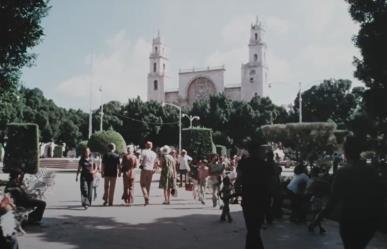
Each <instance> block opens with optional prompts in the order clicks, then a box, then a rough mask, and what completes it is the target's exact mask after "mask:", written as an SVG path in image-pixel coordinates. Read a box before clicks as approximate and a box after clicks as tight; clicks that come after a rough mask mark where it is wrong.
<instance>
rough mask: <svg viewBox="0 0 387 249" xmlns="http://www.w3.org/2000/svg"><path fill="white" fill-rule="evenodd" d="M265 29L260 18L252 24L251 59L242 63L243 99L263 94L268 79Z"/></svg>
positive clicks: (248, 99) (247, 99)
mask: <svg viewBox="0 0 387 249" xmlns="http://www.w3.org/2000/svg"><path fill="white" fill-rule="evenodd" d="M263 35H264V30H263V28H262V23H261V22H260V21H259V20H258V17H257V20H256V21H255V23H253V24H252V25H251V28H250V40H249V61H248V62H247V63H246V64H242V72H241V76H242V79H241V81H242V83H241V99H242V100H244V101H250V100H251V99H252V98H253V97H254V96H256V95H257V96H261V97H262V96H263V85H264V84H265V83H266V81H267V66H266V43H265V42H264V41H263Z"/></svg>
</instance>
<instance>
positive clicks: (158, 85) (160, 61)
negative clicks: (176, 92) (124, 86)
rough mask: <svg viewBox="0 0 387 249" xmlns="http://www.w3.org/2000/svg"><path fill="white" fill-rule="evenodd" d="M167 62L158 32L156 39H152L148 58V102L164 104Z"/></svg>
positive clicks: (164, 48) (165, 52)
mask: <svg viewBox="0 0 387 249" xmlns="http://www.w3.org/2000/svg"><path fill="white" fill-rule="evenodd" d="M167 62H168V59H167V51H166V47H165V46H164V45H163V43H162V42H161V37H160V32H158V33H157V37H156V38H153V41H152V51H151V53H150V56H149V73H148V100H154V101H157V102H160V103H161V102H164V99H165V92H164V86H165V79H166V70H167V68H166V67H167Z"/></svg>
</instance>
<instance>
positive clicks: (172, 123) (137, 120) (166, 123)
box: [105, 113, 179, 125]
mask: <svg viewBox="0 0 387 249" xmlns="http://www.w3.org/2000/svg"><path fill="white" fill-rule="evenodd" d="M105 115H106V113H105ZM109 115H115V116H119V117H121V118H126V119H129V120H131V121H135V122H139V123H146V124H151V125H177V124H179V122H165V123H164V122H163V123H156V122H149V121H144V120H140V119H135V118H131V117H127V116H124V115H121V114H109Z"/></svg>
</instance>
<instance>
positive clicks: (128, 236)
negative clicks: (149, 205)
mask: <svg viewBox="0 0 387 249" xmlns="http://www.w3.org/2000/svg"><path fill="white" fill-rule="evenodd" d="M234 215H235V214H234ZM238 215H240V214H238ZM218 218H219V217H218V216H217V215H188V216H182V217H173V218H161V219H157V220H155V221H154V222H153V223H148V224H135V225H133V224H128V223H121V222H119V221H116V220H115V219H114V218H107V217H104V218H101V217H85V216H70V215H67V216H63V217H61V218H45V219H44V225H43V226H42V227H28V228H27V229H26V231H27V233H29V234H31V235H38V237H39V239H40V240H42V241H45V242H55V243H56V244H55V249H60V248H61V247H58V243H59V244H60V245H63V248H69V246H71V248H74V249H81V248H82V249H88V248H90V249H91V248H93V249H99V248H101V249H102V248H104V249H106V248H112V249H121V248H125V249H127V248H133V249H135V248H139V249H140V248H144V249H145V248H149V249H154V248H160V249H162V248H168V249H177V248H181V249H183V248H184V249H196V248H204V249H206V248H211V249H213V248H225V249H226V248H230V249H231V248H242V247H243V243H244V229H243V227H241V226H240V227H238V226H235V225H234V226H232V225H230V224H228V223H225V224H222V223H220V222H219V221H218ZM42 243H43V244H45V243H44V242H42ZM187 243H189V244H187ZM44 248H46V247H44ZM47 248H52V247H50V244H49V243H47Z"/></svg>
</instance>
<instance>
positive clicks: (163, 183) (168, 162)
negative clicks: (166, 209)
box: [160, 145, 176, 205]
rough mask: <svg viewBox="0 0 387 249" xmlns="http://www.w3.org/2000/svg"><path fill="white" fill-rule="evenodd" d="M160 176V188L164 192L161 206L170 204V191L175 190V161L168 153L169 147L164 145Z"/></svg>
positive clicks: (161, 150)
mask: <svg viewBox="0 0 387 249" xmlns="http://www.w3.org/2000/svg"><path fill="white" fill-rule="evenodd" d="M160 152H161V158H160V163H161V174H160V188H162V189H163V190H164V202H163V204H165V205H168V204H170V200H171V191H172V189H175V188H176V182H175V178H176V168H175V160H174V159H173V157H172V156H171V155H169V153H170V152H171V149H170V148H169V146H167V145H164V146H163V147H162V148H161V149H160Z"/></svg>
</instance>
